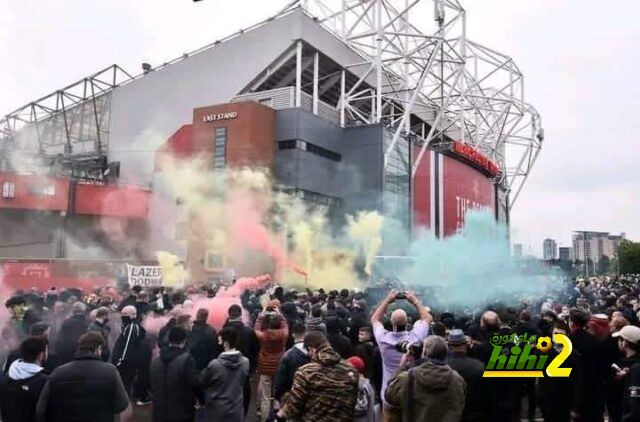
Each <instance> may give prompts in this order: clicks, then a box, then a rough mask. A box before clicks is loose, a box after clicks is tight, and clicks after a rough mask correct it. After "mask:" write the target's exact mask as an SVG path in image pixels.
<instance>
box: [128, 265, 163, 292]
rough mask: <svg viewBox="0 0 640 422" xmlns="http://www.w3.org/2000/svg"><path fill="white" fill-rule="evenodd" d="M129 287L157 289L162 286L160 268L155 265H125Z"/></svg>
mask: <svg viewBox="0 0 640 422" xmlns="http://www.w3.org/2000/svg"><path fill="white" fill-rule="evenodd" d="M127 275H128V277H129V286H130V287H133V286H142V287H158V286H162V267H160V266H156V265H129V264H127Z"/></svg>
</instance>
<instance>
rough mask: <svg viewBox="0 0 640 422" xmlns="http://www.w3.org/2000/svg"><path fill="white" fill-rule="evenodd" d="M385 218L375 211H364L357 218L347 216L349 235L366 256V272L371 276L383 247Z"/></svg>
mask: <svg viewBox="0 0 640 422" xmlns="http://www.w3.org/2000/svg"><path fill="white" fill-rule="evenodd" d="M383 224H384V218H383V217H382V216H381V215H380V214H379V213H377V212H375V211H363V212H359V213H357V214H356V216H355V217H353V216H350V215H349V216H347V233H348V235H349V238H351V239H352V240H353V241H354V242H355V243H356V244H357V245H359V246H360V247H361V248H362V250H363V251H364V254H365V262H366V264H365V268H364V270H365V272H366V273H367V274H368V275H371V267H372V265H373V261H374V260H375V257H376V255H377V254H378V252H379V251H380V247H381V246H382V226H383Z"/></svg>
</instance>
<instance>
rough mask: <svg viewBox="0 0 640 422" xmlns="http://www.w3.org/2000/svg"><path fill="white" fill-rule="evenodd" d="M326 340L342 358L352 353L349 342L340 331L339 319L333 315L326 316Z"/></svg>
mask: <svg viewBox="0 0 640 422" xmlns="http://www.w3.org/2000/svg"><path fill="white" fill-rule="evenodd" d="M326 324H327V340H329V344H331V347H332V348H333V350H335V351H336V352H338V354H339V355H340V356H341V357H342V359H347V358H349V357H350V356H351V355H352V354H353V353H352V350H351V342H350V341H349V339H348V338H347V337H345V336H344V335H342V334H341V333H340V319H339V318H338V317H335V316H330V317H327V323H326Z"/></svg>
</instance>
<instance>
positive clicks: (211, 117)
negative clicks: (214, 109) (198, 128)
mask: <svg viewBox="0 0 640 422" xmlns="http://www.w3.org/2000/svg"><path fill="white" fill-rule="evenodd" d="M236 117H238V112H237V111H230V112H227V113H216V114H207V115H205V116H204V117H203V118H202V121H203V122H217V121H218V120H232V119H235V118H236Z"/></svg>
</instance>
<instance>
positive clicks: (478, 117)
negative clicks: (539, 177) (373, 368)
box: [289, 0, 544, 208]
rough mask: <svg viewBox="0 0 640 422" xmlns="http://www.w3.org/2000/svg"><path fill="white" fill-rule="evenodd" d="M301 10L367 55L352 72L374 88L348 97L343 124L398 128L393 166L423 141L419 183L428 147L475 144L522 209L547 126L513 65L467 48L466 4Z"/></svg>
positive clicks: (307, 4)
mask: <svg viewBox="0 0 640 422" xmlns="http://www.w3.org/2000/svg"><path fill="white" fill-rule="evenodd" d="M298 5H301V6H302V7H303V8H304V9H305V10H306V11H307V13H309V14H311V15H312V16H314V17H316V18H317V19H318V20H319V21H320V22H321V23H322V25H324V26H325V27H326V28H328V29H329V30H331V31H332V32H333V33H334V34H336V35H337V36H339V37H340V38H341V39H342V40H343V41H344V42H346V43H347V44H349V46H350V47H352V48H353V49H354V50H356V51H358V52H359V53H361V55H362V57H363V60H362V61H359V62H356V63H351V64H349V65H348V66H347V68H349V69H353V68H359V69H364V71H365V76H368V75H374V76H375V85H374V86H373V87H370V86H364V84H363V83H362V82H363V79H364V78H361V80H359V81H358V82H359V83H358V84H356V85H354V86H351V87H350V89H348V90H343V92H342V95H341V100H340V104H339V108H340V112H341V116H342V123H343V124H344V123H345V119H346V118H352V119H356V120H361V121H362V122H364V123H379V122H383V123H385V124H387V125H390V126H392V127H394V128H395V135H394V138H393V141H392V143H391V144H390V145H389V146H388V149H387V151H386V153H385V162H386V158H387V157H388V156H389V154H390V152H391V151H392V149H393V148H394V146H395V143H396V142H397V141H398V139H399V137H400V136H403V135H404V136H410V137H411V138H413V139H415V140H417V141H418V142H419V143H421V145H422V148H421V150H420V154H419V155H418V157H417V159H416V161H415V162H414V165H413V174H414V175H415V172H416V169H417V167H418V165H419V163H420V160H421V159H422V158H423V156H424V153H425V150H426V147H427V146H428V145H430V146H433V147H437V146H438V144H439V143H443V142H446V140H445V137H446V138H449V139H453V140H458V141H462V142H464V143H466V144H469V145H471V146H473V147H475V148H476V149H478V150H479V151H481V152H483V153H484V154H485V155H486V156H488V157H489V158H491V159H492V160H494V161H495V162H496V163H497V164H499V166H500V170H501V176H500V177H501V179H500V180H499V182H500V184H501V186H502V187H503V188H505V189H507V192H509V193H511V200H510V203H509V208H511V207H512V206H513V204H514V203H515V201H516V199H517V198H518V195H519V194H520V192H521V190H522V187H523V185H524V183H525V181H526V179H527V177H528V176H529V174H530V172H531V169H532V167H533V165H534V163H535V161H536V159H537V157H538V154H539V153H540V150H541V147H542V141H543V138H544V132H543V129H542V126H541V118H540V115H539V114H538V112H537V111H536V109H535V108H534V107H533V106H532V105H530V104H528V103H527V102H526V101H525V97H524V75H523V74H522V72H521V71H520V69H519V68H518V66H517V65H516V63H515V62H514V61H513V59H512V58H510V57H509V56H506V55H504V54H502V53H499V52H497V51H495V50H493V49H491V48H488V47H485V46H483V45H481V44H478V43H476V42H473V41H471V40H469V39H467V37H466V18H467V17H466V12H465V10H464V9H463V8H462V6H461V5H460V3H459V2H458V1H457V0H422V1H421V0H296V1H294V2H292V3H291V4H290V6H289V7H296V6H298ZM425 6H427V7H426V8H425ZM430 22H432V23H433V26H432V28H429V23H430ZM362 101H371V107H372V109H373V111H372V112H371V113H370V114H369V115H362V113H361V112H360V110H359V108H358V107H354V104H357V103H358V102H362ZM415 117H419V119H415Z"/></svg>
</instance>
